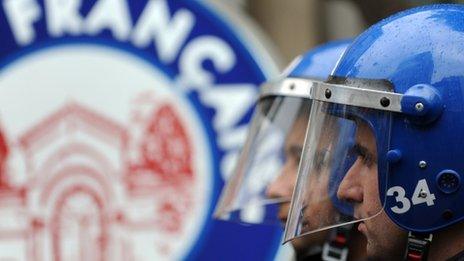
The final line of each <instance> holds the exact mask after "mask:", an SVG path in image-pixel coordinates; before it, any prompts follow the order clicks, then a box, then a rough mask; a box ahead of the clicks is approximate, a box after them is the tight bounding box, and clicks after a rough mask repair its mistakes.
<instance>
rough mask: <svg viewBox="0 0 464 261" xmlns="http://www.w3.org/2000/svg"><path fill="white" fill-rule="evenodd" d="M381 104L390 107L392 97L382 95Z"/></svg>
mask: <svg viewBox="0 0 464 261" xmlns="http://www.w3.org/2000/svg"><path fill="white" fill-rule="evenodd" d="M380 105H382V107H388V106H389V105H390V99H388V98H387V97H382V99H380Z"/></svg>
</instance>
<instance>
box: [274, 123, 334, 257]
mask: <svg viewBox="0 0 464 261" xmlns="http://www.w3.org/2000/svg"><path fill="white" fill-rule="evenodd" d="M307 122H308V116H307V115H300V116H299V117H298V119H297V121H296V122H295V124H294V126H292V128H291V131H290V132H289V134H288V136H287V137H286V140H285V148H284V154H285V163H284V166H283V167H282V169H281V173H280V175H279V176H278V177H277V178H276V179H275V180H274V181H273V182H272V183H271V184H270V185H269V186H268V188H267V190H266V194H267V196H268V197H270V198H288V199H289V200H290V198H291V197H292V193H293V188H294V187H295V182H296V177H297V172H298V165H299V161H300V158H301V152H302V150H303V147H302V146H303V143H304V137H305V130H306V126H307ZM289 209H290V202H285V203H282V204H280V205H279V213H278V216H279V219H280V220H281V221H282V224H283V225H285V223H286V221H287V217H288V212H289ZM326 235H327V232H322V233H316V234H313V235H310V236H304V237H302V238H298V239H295V240H292V245H293V246H294V248H295V250H296V251H298V252H301V251H304V250H305V249H308V248H309V247H311V246H314V245H321V244H322V243H324V241H325V238H326Z"/></svg>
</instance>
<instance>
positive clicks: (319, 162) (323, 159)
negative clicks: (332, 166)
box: [314, 150, 329, 174]
mask: <svg viewBox="0 0 464 261" xmlns="http://www.w3.org/2000/svg"><path fill="white" fill-rule="evenodd" d="M328 155H329V152H328V150H320V151H318V152H316V155H315V158H314V170H315V171H316V174H320V172H321V170H322V169H323V168H324V166H325V165H327V161H328Z"/></svg>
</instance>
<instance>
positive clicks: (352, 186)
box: [337, 157, 364, 203]
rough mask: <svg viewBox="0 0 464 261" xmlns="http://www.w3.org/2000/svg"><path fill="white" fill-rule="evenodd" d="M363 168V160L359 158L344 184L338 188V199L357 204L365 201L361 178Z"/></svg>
mask: <svg viewBox="0 0 464 261" xmlns="http://www.w3.org/2000/svg"><path fill="white" fill-rule="evenodd" d="M361 167H362V162H361V159H360V158H359V157H358V159H356V161H355V163H354V164H353V165H352V166H351V168H350V169H349V170H348V172H347V173H346V175H345V177H344V178H343V180H342V182H341V183H340V186H339V187H338V191H337V197H338V198H339V199H340V200H344V201H347V202H356V203H359V202H362V201H363V193H364V192H363V190H362V187H361V177H360V172H361Z"/></svg>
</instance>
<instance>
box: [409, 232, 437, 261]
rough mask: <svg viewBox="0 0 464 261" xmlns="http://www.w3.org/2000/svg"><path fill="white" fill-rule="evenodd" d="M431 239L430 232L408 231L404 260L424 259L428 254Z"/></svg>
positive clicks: (416, 260) (418, 260) (421, 260)
mask: <svg viewBox="0 0 464 261" xmlns="http://www.w3.org/2000/svg"><path fill="white" fill-rule="evenodd" d="M432 239H433V235H432V234H421V233H414V232H409V235H408V245H407V247H406V253H405V256H404V260H407V261H426V260H427V257H428V255H429V248H430V244H431V243H432Z"/></svg>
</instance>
